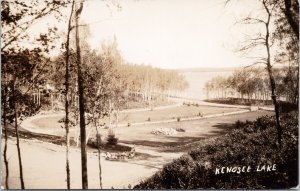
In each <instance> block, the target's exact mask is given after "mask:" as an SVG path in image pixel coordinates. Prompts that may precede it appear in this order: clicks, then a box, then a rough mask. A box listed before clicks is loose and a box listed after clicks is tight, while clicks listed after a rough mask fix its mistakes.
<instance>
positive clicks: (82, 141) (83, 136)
mask: <svg viewBox="0 0 300 191" xmlns="http://www.w3.org/2000/svg"><path fill="white" fill-rule="evenodd" d="M82 9H83V2H82V1H81V2H80V7H79V8H78V9H76V19H75V21H76V54H77V80H78V96H79V120H80V121H79V123H80V144H81V145H80V147H81V175H82V189H88V174H87V153H86V144H85V140H86V130H85V116H84V112H85V111H84V110H85V108H84V87H83V78H82V73H81V51H80V44H79V26H78V25H79V24H78V20H79V17H80V14H81V12H82Z"/></svg>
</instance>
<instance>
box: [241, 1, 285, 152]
mask: <svg viewBox="0 0 300 191" xmlns="http://www.w3.org/2000/svg"><path fill="white" fill-rule="evenodd" d="M260 2H261V5H262V11H263V12H264V14H265V16H266V19H265V20H264V19H261V18H256V17H251V16H248V17H246V18H245V19H243V21H242V22H243V23H244V24H262V26H264V33H263V32H258V33H257V34H256V36H254V37H251V38H250V39H248V40H246V43H245V44H246V45H244V46H243V47H242V48H241V49H240V51H241V52H247V51H249V50H250V51H251V50H255V49H257V48H259V47H264V48H265V54H264V55H263V56H262V57H257V58H256V59H257V60H256V62H255V64H261V63H262V64H265V65H266V70H267V72H268V76H269V81H270V90H271V98H272V100H273V104H274V107H275V115H276V128H277V137H278V144H279V145H280V146H281V143H282V129H281V125H280V114H279V105H278V101H277V95H276V83H275V79H274V75H273V69H272V57H271V51H270V47H271V40H272V39H271V37H270V35H271V34H272V32H271V31H270V25H271V24H270V23H271V19H272V16H273V14H274V9H275V5H276V4H272V3H270V1H268V0H261V1H260Z"/></svg>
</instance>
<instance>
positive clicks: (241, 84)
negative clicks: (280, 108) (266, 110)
mask: <svg viewBox="0 0 300 191" xmlns="http://www.w3.org/2000/svg"><path fill="white" fill-rule="evenodd" d="M273 73H274V78H275V81H276V86H277V96H278V98H279V99H280V100H282V101H288V102H291V103H297V100H298V85H297V84H298V78H297V76H298V67H297V66H288V67H282V68H274V69H273ZM204 91H205V92H206V97H207V99H220V98H241V99H244V100H262V101H266V100H271V90H270V82H269V79H268V74H267V72H266V70H265V69H264V68H260V67H249V68H241V69H238V70H235V71H234V72H233V73H232V75H230V76H228V77H224V76H217V77H214V78H212V79H211V80H210V81H208V82H207V83H206V84H205V87H204Z"/></svg>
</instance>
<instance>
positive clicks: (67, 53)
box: [51, 0, 75, 189]
mask: <svg viewBox="0 0 300 191" xmlns="http://www.w3.org/2000/svg"><path fill="white" fill-rule="evenodd" d="M74 4H75V1H74V0H73V2H72V8H71V14H70V18H69V24H68V34H67V42H66V75H65V88H66V92H65V94H66V95H65V112H66V119H65V129H66V173H67V188H68V189H70V188H71V183H70V164H69V147H70V135H69V100H68V93H69V44H70V32H71V21H72V14H73V10H74ZM51 95H52V94H51ZM51 98H52V96H51ZM52 103H53V99H52ZM52 107H53V106H52Z"/></svg>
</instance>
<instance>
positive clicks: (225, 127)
mask: <svg viewBox="0 0 300 191" xmlns="http://www.w3.org/2000/svg"><path fill="white" fill-rule="evenodd" d="M200 108H202V109H203V111H206V115H208V114H212V113H213V112H215V113H220V112H222V111H227V112H228V111H236V109H233V108H213V109H212V107H202V106H201V107H199V108H197V107H191V106H190V107H188V106H182V107H180V108H179V109H178V108H171V109H166V110H168V111H169V112H168V113H167V112H165V110H158V111H159V113H160V114H157V113H156V112H158V111H145V112H141V113H143V114H145V113H146V114H152V113H153V116H156V117H157V118H156V119H167V118H170V117H172V116H174V115H180V114H181V115H182V116H183V114H186V113H184V112H189V113H192V112H194V113H195V112H196V111H198V110H197V109H200ZM204 108H206V109H205V110H204ZM187 109H190V110H189V111H186V110H187ZM171 111H172V112H173V113H172V112H171ZM182 111H183V112H182ZM217 111H218V112H217ZM155 113H156V114H155ZM164 113H165V114H164ZM133 114H134V113H132V115H133ZM154 114H155V115H154ZM262 115H273V112H268V111H256V112H247V113H243V114H236V115H229V116H222V117H214V118H208V119H199V120H192V121H181V122H171V123H161V124H146V125H136V126H130V127H119V128H117V129H116V130H115V133H116V136H117V138H118V139H119V142H121V143H127V144H132V145H142V146H150V147H155V148H162V149H165V150H166V151H167V150H170V151H171V150H172V149H176V148H177V149H179V150H180V149H185V147H184V145H186V144H191V143H193V142H196V141H200V140H202V139H204V138H207V137H211V136H215V135H219V134H222V133H225V132H228V131H229V130H230V129H231V128H232V126H233V124H234V123H235V121H237V120H241V121H245V120H254V119H256V118H257V117H259V116H262ZM136 116H138V117H140V118H142V117H143V115H141V114H140V113H139V114H138V115H136ZM59 119H61V116H56V117H49V118H40V119H35V120H33V121H32V122H33V123H34V125H35V126H39V127H40V128H46V129H52V130H53V132H55V133H53V134H56V135H60V136H63V135H64V129H63V128H61V127H60V126H61V125H63V124H59V123H58V122H57V121H58V120H59ZM156 128H173V129H177V128H181V129H184V130H185V132H178V133H177V134H176V135H172V136H165V135H154V134H151V131H153V130H155V129H156ZM87 131H88V133H90V137H93V136H94V135H95V130H94V128H91V127H90V128H87ZM100 133H101V134H102V137H103V139H105V138H106V137H107V134H108V130H107V129H104V128H102V129H101V130H100ZM73 135H74V133H72V130H71V136H73Z"/></svg>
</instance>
